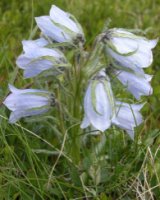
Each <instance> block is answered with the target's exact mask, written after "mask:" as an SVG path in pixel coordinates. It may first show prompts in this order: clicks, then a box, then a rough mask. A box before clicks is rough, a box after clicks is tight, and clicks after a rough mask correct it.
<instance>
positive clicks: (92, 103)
mask: <svg viewBox="0 0 160 200" xmlns="http://www.w3.org/2000/svg"><path fill="white" fill-rule="evenodd" d="M35 20H36V23H37V26H38V27H39V29H40V30H41V32H42V33H41V37H40V38H39V39H36V40H28V41H26V40H25V41H22V45H23V53H22V54H21V55H20V56H19V57H18V58H17V61H16V64H17V66H18V67H19V68H21V69H23V70H24V78H32V77H36V76H40V75H41V76H47V75H48V74H49V75H52V76H57V75H59V74H63V72H64V71H65V70H70V69H71V68H72V67H73V66H72V64H71V63H70V62H69V61H68V59H67V58H66V55H65V52H66V50H70V48H73V49H74V48H75V54H76V56H77V49H78V48H80V47H81V48H80V49H79V51H81V53H80V54H79V55H78V56H77V57H78V60H81V62H78V69H79V73H80V70H81V69H82V71H83V73H84V74H85V73H89V74H87V76H84V80H83V78H82V80H81V84H83V83H84V82H85V83H86V81H88V82H89V84H88V86H87V89H86V93H85V95H84V113H85V114H84V119H83V121H82V123H81V128H82V129H84V128H87V127H88V126H91V128H92V130H93V129H95V130H99V131H102V132H104V131H105V130H107V129H108V128H109V127H110V126H111V125H115V126H117V127H120V128H122V129H123V130H125V131H126V132H127V133H128V134H129V135H130V137H131V138H132V139H133V138H134V128H135V127H136V126H138V125H139V124H141V123H142V121H143V120H142V116H141V114H140V109H141V108H142V107H143V105H144V104H129V103H127V102H122V101H120V100H118V99H116V97H115V94H114V92H113V91H112V88H111V81H110V73H109V71H110V68H111V73H112V74H113V75H115V76H116V77H117V79H118V80H119V81H120V82H121V83H122V85H123V86H124V87H125V88H126V90H127V91H128V92H130V93H131V94H132V95H133V96H134V97H135V98H136V99H137V100H140V98H141V96H148V95H151V94H152V87H151V85H150V81H151V79H152V75H148V74H145V72H144V70H143V68H146V67H149V66H150V65H151V64H152V61H153V54H152V49H153V48H154V47H155V46H156V44H157V42H158V40H148V39H147V38H145V37H141V36H137V35H135V34H134V33H132V32H130V31H128V30H125V29H120V28H113V29H107V30H106V31H105V32H103V33H101V34H100V35H99V36H97V38H98V39H97V38H96V41H95V43H94V48H93V50H92V51H91V52H90V53H86V52H85V51H84V50H83V48H82V47H83V46H84V43H85V37H84V33H83V30H82V27H81V25H80V24H79V23H78V21H77V20H76V19H75V17H74V16H73V15H71V14H70V13H66V12H64V11H63V10H61V9H60V8H58V7H56V6H55V5H53V6H52V7H51V10H50V14H49V16H41V17H36V18H35ZM62 47H64V48H65V47H66V49H65V50H64V48H62ZM99 47H100V48H99ZM73 51H74V50H73ZM84 55H87V56H84ZM102 57H105V59H101V58H102ZM83 60H84V61H83ZM104 60H105V61H106V60H107V62H106V63H104ZM74 65H76V63H75V64H74ZM81 65H83V66H81ZM88 68H89V70H88ZM94 68H95V69H96V70H95V69H94ZM97 69H98V70H97ZM85 70H86V71H85ZM90 72H91V73H90ZM86 77H87V80H86V79H85V78H86ZM83 85H85V84H83ZM9 87H10V90H11V94H10V95H9V96H8V97H7V98H6V99H5V101H4V104H5V105H6V106H7V107H8V108H9V109H10V110H11V111H12V114H11V116H10V119H9V120H10V122H11V123H15V122H16V121H17V120H19V119H20V118H21V117H26V116H33V115H38V114H41V113H44V112H47V111H48V110H49V109H50V107H51V106H52V105H54V104H55V101H56V100H55V99H56V97H55V96H53V95H51V92H48V91H43V90H37V89H23V90H18V89H16V88H14V87H13V86H11V85H10V86H9ZM84 90H85V88H83V91H84ZM79 106H81V105H79ZM81 110H82V109H81Z"/></svg>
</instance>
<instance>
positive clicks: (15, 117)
mask: <svg viewBox="0 0 160 200" xmlns="http://www.w3.org/2000/svg"><path fill="white" fill-rule="evenodd" d="M47 111H48V109H41V110H16V111H13V112H12V113H11V115H10V117H9V122H10V123H11V124H13V123H15V122H17V121H18V120H19V119H20V118H22V117H28V116H34V115H40V114H43V113H45V112H47Z"/></svg>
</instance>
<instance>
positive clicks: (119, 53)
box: [104, 28, 158, 72]
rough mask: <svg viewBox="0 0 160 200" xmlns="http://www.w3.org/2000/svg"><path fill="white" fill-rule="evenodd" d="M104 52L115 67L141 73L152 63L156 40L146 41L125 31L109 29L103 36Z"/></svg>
mask: <svg viewBox="0 0 160 200" xmlns="http://www.w3.org/2000/svg"><path fill="white" fill-rule="evenodd" d="M104 42H105V43H106V45H105V51H106V53H107V54H108V55H109V56H110V58H112V63H113V65H115V66H117V67H118V66H120V67H123V68H124V69H125V68H128V69H130V70H132V71H134V72H141V71H142V68H146V67H148V66H150V65H151V64H152V62H153V54H152V49H153V48H154V47H155V46H156V44H157V42H158V40H157V39H155V40H148V39H147V38H145V37H141V36H137V35H135V34H133V33H131V32H129V31H127V30H125V29H120V28H119V29H118V28H114V29H110V30H108V31H107V32H106V34H105V35H104Z"/></svg>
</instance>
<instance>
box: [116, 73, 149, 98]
mask: <svg viewBox="0 0 160 200" xmlns="http://www.w3.org/2000/svg"><path fill="white" fill-rule="evenodd" d="M116 75H117V78H118V79H119V81H121V83H122V84H123V85H125V86H126V87H127V90H128V91H129V92H131V93H132V94H133V95H134V97H135V98H136V99H138V100H139V99H140V97H141V96H142V95H145V96H148V95H151V94H152V92H153V89H152V87H151V85H150V83H149V81H151V79H152V76H151V75H148V74H144V73H143V74H134V73H130V72H126V71H121V70H117V71H116Z"/></svg>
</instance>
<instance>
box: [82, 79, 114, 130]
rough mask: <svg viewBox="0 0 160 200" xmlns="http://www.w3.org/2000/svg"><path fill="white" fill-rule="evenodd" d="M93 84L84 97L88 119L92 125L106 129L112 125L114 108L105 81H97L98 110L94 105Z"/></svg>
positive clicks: (99, 128)
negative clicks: (104, 84)
mask: <svg viewBox="0 0 160 200" xmlns="http://www.w3.org/2000/svg"><path fill="white" fill-rule="evenodd" d="M91 90H92V89H91V85H89V87H88V89H87V91H86V95H85V98H84V109H85V114H86V116H87V119H88V120H89V121H90V123H91V124H92V126H93V127H94V128H96V129H98V130H100V131H105V130H106V129H107V128H109V126H110V125H111V117H112V108H111V104H110V100H109V98H108V96H107V94H106V91H105V89H104V86H103V83H97V85H96V88H95V91H94V92H95V97H96V110H95V108H94V107H93V101H92V94H91V92H92V91H91Z"/></svg>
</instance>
